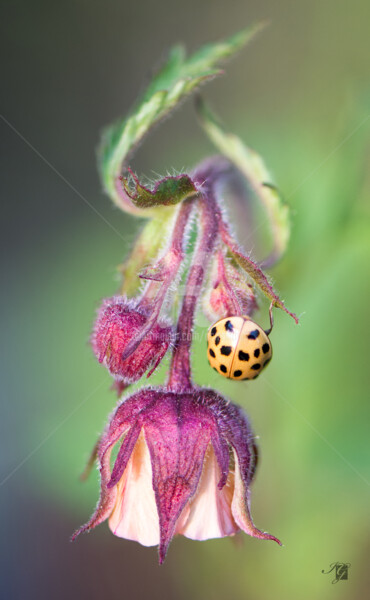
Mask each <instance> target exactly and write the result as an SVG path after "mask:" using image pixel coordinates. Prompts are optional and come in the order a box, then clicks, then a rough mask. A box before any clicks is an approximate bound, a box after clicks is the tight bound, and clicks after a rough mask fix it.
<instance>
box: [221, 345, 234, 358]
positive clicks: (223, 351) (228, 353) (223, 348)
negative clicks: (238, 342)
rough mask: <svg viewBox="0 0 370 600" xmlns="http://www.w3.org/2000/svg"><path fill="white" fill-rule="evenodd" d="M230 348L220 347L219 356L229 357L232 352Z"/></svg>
mask: <svg viewBox="0 0 370 600" xmlns="http://www.w3.org/2000/svg"><path fill="white" fill-rule="evenodd" d="M232 350H233V349H232V347H231V346H221V350H220V352H221V354H223V355H224V356H229V355H230V354H231V352H232Z"/></svg>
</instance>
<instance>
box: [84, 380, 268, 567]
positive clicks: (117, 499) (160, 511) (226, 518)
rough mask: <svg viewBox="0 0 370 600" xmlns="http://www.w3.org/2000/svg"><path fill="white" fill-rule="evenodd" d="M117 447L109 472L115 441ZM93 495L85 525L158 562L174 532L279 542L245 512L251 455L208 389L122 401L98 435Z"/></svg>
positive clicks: (246, 436)
mask: <svg viewBox="0 0 370 600" xmlns="http://www.w3.org/2000/svg"><path fill="white" fill-rule="evenodd" d="M118 442H121V446H120V449H119V452H118V455H117V458H116V461H115V463H114V466H113V469H112V471H111V468H110V455H111V452H112V450H113V447H114V446H115V444H116V443H118ZM98 458H99V462H100V473H101V497H100V501H99V504H98V506H97V509H96V511H95V513H94V514H93V516H92V517H91V519H90V521H89V522H88V523H87V524H86V525H84V526H83V527H81V528H80V529H79V530H78V531H77V532H76V533H75V534H74V536H73V538H72V539H75V538H76V537H77V536H78V535H79V534H80V533H82V532H83V531H89V530H90V529H92V528H94V527H96V526H97V525H99V524H100V523H101V522H103V521H105V520H106V519H108V522H109V527H110V529H111V530H112V532H113V533H114V534H115V535H117V536H119V537H122V538H126V539H130V540H135V541H137V542H140V543H141V544H143V545H144V546H155V545H159V561H160V563H162V562H163V560H164V558H165V556H166V552H167V549H168V545H169V543H170V541H171V539H172V538H173V536H174V535H175V534H182V535H185V536H186V537H188V538H191V539H194V540H205V539H208V538H219V537H225V536H229V535H234V534H235V533H236V532H237V531H239V530H240V529H241V530H243V531H244V532H246V533H248V534H249V535H251V536H253V537H257V538H260V539H269V540H275V541H276V542H277V543H278V544H280V541H279V540H278V539H277V538H276V537H274V536H272V535H270V534H268V533H264V532H262V531H260V530H259V529H257V528H256V527H255V525H254V524H253V521H252V518H251V515H250V510H249V506H250V490H249V488H250V484H251V481H252V478H253V475H254V471H255V467H256V461H257V451H256V446H255V443H254V438H253V435H252V433H251V430H250V426H249V424H248V421H247V419H246V417H245V415H244V413H243V412H242V410H241V409H240V408H239V407H237V406H235V405H234V404H231V403H230V402H228V401H227V400H225V399H224V398H223V397H222V396H220V395H219V394H218V393H217V392H215V391H213V390H209V389H202V388H193V389H192V390H189V391H184V392H180V393H179V392H176V393H175V392H171V391H168V390H167V389H166V388H156V389H150V388H147V389H143V390H141V391H139V392H138V393H136V394H134V395H133V396H131V397H129V398H127V399H125V400H123V402H122V403H121V404H120V405H119V406H118V408H117V409H116V411H115V413H114V414H113V416H112V418H111V420H110V423H109V425H108V427H107V429H106V431H105V433H104V434H103V436H102V438H101V441H100V445H99V450H98Z"/></svg>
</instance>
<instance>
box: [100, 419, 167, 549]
mask: <svg viewBox="0 0 370 600" xmlns="http://www.w3.org/2000/svg"><path fill="white" fill-rule="evenodd" d="M116 498H117V499H116V503H115V506H114V509H113V511H112V514H111V516H110V518H109V527H110V529H111V530H112V532H113V533H114V534H115V535H117V536H118V537H122V538H126V539H128V540H134V541H136V542H139V543H140V544H142V545H143V546H156V545H157V544H159V519H158V512H157V505H156V502H155V496H154V491H153V486H152V465H151V461H150V454H149V450H148V446H147V444H146V441H145V437H144V433H143V431H141V433H140V435H139V438H138V440H137V442H136V444H135V447H134V450H133V452H132V455H131V458H130V460H129V462H128V464H127V467H126V469H125V471H124V473H123V475H122V477H121V479H120V481H119V482H118V484H117V497H116Z"/></svg>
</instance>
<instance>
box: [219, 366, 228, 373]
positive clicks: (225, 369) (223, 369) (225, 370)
mask: <svg viewBox="0 0 370 600" xmlns="http://www.w3.org/2000/svg"><path fill="white" fill-rule="evenodd" d="M220 371H222V372H223V373H227V368H226V367H225V365H220Z"/></svg>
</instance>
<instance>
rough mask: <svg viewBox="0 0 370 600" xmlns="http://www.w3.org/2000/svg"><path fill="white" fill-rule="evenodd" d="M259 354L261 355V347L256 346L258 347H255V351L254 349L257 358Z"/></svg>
mask: <svg viewBox="0 0 370 600" xmlns="http://www.w3.org/2000/svg"><path fill="white" fill-rule="evenodd" d="M259 355H260V349H259V348H256V349H255V351H254V356H255V357H256V358H258V357H259Z"/></svg>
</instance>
